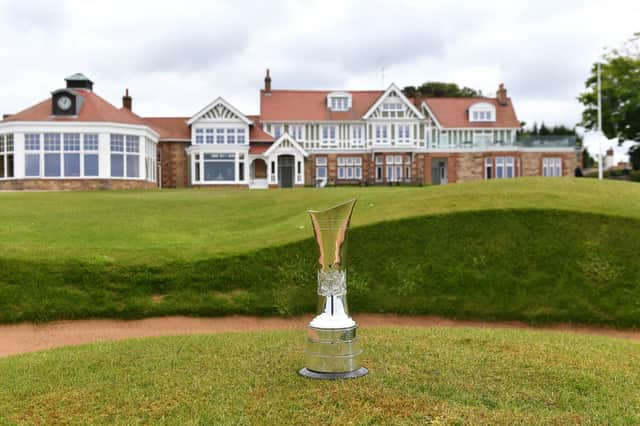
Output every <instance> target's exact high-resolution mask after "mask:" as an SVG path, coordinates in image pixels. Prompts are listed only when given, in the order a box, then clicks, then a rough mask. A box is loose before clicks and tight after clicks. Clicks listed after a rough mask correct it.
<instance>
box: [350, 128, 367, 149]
mask: <svg viewBox="0 0 640 426" xmlns="http://www.w3.org/2000/svg"><path fill="white" fill-rule="evenodd" d="M351 145H353V146H363V145H364V126H359V125H352V126H351Z"/></svg>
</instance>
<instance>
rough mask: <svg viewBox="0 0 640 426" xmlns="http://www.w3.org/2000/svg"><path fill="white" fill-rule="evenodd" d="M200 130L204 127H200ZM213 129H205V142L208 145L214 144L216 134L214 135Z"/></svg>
mask: <svg viewBox="0 0 640 426" xmlns="http://www.w3.org/2000/svg"><path fill="white" fill-rule="evenodd" d="M198 130H202V129H198ZM213 130H214V129H206V130H205V133H206V136H205V138H204V140H205V143H206V144H207V145H213V141H214V139H215V138H214V136H213Z"/></svg>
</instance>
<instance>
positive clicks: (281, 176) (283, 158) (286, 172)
mask: <svg viewBox="0 0 640 426" xmlns="http://www.w3.org/2000/svg"><path fill="white" fill-rule="evenodd" d="M294 163H295V159H294V158H293V155H279V156H278V185H279V186H280V188H292V187H293V172H294V170H293V168H294Z"/></svg>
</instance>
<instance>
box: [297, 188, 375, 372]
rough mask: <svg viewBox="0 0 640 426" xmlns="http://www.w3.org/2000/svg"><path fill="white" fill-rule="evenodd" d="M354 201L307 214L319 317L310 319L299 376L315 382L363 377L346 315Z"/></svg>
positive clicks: (352, 328)
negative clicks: (314, 246)
mask: <svg viewBox="0 0 640 426" xmlns="http://www.w3.org/2000/svg"><path fill="white" fill-rule="evenodd" d="M355 205H356V200H351V201H347V202H346V203H343V204H340V205H337V206H335V207H332V208H330V209H327V210H322V211H312V210H310V211H309V215H310V216H311V223H312V225H313V232H314V234H315V237H316V242H317V244H318V249H319V251H320V253H319V258H318V290H317V293H318V311H317V313H318V315H317V316H316V317H315V318H313V320H311V322H310V323H309V329H308V332H309V333H308V334H309V335H308V341H307V349H306V356H305V367H304V368H303V369H301V370H300V371H299V373H300V374H301V375H303V376H305V377H310V378H314V379H340V378H354V377H360V376H364V375H365V374H367V373H368V370H367V369H366V368H364V367H362V366H360V363H359V358H360V354H361V353H362V349H361V347H360V339H359V338H358V337H357V336H356V329H357V324H356V322H355V321H354V320H353V319H352V318H351V317H350V316H349V308H348V305H347V273H346V269H345V266H346V265H345V251H346V250H345V249H346V244H345V243H346V237H347V229H348V228H349V222H350V220H351V214H352V213H353V209H354V207H355Z"/></svg>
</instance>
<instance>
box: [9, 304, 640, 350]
mask: <svg viewBox="0 0 640 426" xmlns="http://www.w3.org/2000/svg"><path fill="white" fill-rule="evenodd" d="M354 318H355V319H356V321H357V322H358V324H359V326H360V327H365V328H367V327H384V326H411V327H479V328H516V329H541V330H556V331H564V332H572V333H582V334H592V335H600V336H609V337H617V338H623V339H631V340H634V341H637V342H640V331H633V330H616V329H612V328H603V327H588V326H581V325H569V324H557V325H551V326H544V327H532V326H529V325H526V324H524V323H520V322H515V321H514V322H485V321H457V320H450V319H445V318H440V317H433V316H397V315H382V314H356V315H354ZM310 319H311V316H303V317H295V318H279V317H267V318H264V317H249V316H228V317H220V318H190V317H160V318H148V319H142V320H132V321H122V320H101V319H96V320H79V321H57V322H51V323H45V324H32V323H22V324H10V325H0V357H3V356H9V355H16V354H21V353H25V352H33V351H39V350H43V349H50V348H56V347H60V346H70V345H81V344H84V343H90V342H100V341H108V340H121V339H131V338H137V337H150V336H170V335H179V334H204V333H222V332H242V331H260V330H285V329H299V330H300V331H301V332H304V330H305V327H306V325H307V323H308V322H309V320H310Z"/></svg>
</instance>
